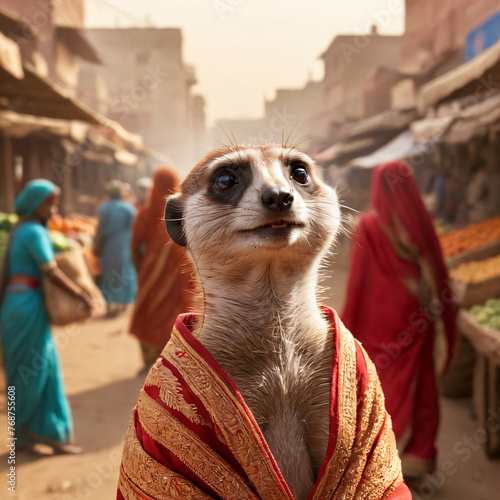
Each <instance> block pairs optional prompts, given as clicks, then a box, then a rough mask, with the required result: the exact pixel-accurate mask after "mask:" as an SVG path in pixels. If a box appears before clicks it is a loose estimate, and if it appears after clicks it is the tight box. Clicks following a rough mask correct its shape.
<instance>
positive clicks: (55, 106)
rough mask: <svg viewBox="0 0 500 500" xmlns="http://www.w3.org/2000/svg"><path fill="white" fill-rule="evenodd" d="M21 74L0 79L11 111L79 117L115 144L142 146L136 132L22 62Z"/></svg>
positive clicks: (1, 94)
mask: <svg viewBox="0 0 500 500" xmlns="http://www.w3.org/2000/svg"><path fill="white" fill-rule="evenodd" d="M24 74H25V77H24V78H23V79H22V80H18V79H15V78H13V77H10V78H4V79H1V80H0V96H2V97H7V98H8V99H9V100H10V102H11V105H10V107H11V108H13V109H12V111H15V112H17V113H19V114H23V115H24V114H27V115H36V116H39V117H44V118H53V119H59V120H68V121H82V122H86V123H89V124H92V125H97V126H98V133H97V135H101V136H104V137H106V139H108V140H110V141H111V142H113V143H115V144H116V145H118V146H119V147H123V148H127V149H128V148H133V149H141V148H142V147H143V145H144V143H143V139H142V137H141V136H140V135H138V134H134V133H132V132H129V131H127V130H126V129H125V128H123V127H122V126H121V125H120V124H119V123H117V122H115V121H113V120H110V119H108V118H106V117H104V116H102V115H100V114H99V113H97V112H96V111H94V110H92V109H91V108H89V107H88V106H87V105H86V104H84V103H83V102H81V101H79V100H78V99H76V98H75V97H73V95H72V94H71V92H69V91H67V90H65V89H63V88H61V87H59V86H56V85H55V84H53V83H52V82H51V81H50V80H48V79H47V78H44V77H42V76H40V75H38V74H37V73H36V72H35V71H34V70H33V69H31V68H30V67H28V66H26V65H25V66H24Z"/></svg>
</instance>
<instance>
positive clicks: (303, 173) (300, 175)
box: [290, 163, 309, 184]
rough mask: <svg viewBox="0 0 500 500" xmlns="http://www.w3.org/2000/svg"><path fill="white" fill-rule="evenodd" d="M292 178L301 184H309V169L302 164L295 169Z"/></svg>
mask: <svg viewBox="0 0 500 500" xmlns="http://www.w3.org/2000/svg"><path fill="white" fill-rule="evenodd" d="M290 177H291V178H292V179H293V180H294V181H295V182H298V183H299V184H307V182H308V181H309V174H308V173H307V168H306V166H305V165H303V164H301V163H299V164H298V165H295V166H294V167H293V169H292V175H291V176H290Z"/></svg>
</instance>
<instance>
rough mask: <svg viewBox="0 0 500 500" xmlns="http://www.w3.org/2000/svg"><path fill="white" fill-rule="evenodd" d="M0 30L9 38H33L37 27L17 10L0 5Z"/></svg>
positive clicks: (36, 32)
mask: <svg viewBox="0 0 500 500" xmlns="http://www.w3.org/2000/svg"><path fill="white" fill-rule="evenodd" d="M0 31H1V32H2V33H5V34H6V35H7V36H8V37H9V38H14V39H15V38H26V39H30V38H35V37H36V36H37V34H38V31H37V29H36V28H35V27H34V26H33V25H32V24H30V23H29V22H28V21H26V19H24V18H22V17H21V16H20V15H19V14H18V13H17V12H15V11H13V10H10V9H9V8H7V7H3V6H0Z"/></svg>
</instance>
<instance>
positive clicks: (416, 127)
mask: <svg viewBox="0 0 500 500" xmlns="http://www.w3.org/2000/svg"><path fill="white" fill-rule="evenodd" d="M455 121H456V117H455V116H454V115H453V116H442V117H440V118H427V119H425V120H417V121H414V122H413V123H412V124H411V126H410V128H411V131H412V133H413V140H414V141H415V142H416V143H417V144H427V143H429V142H431V141H434V142H436V141H438V140H440V138H441V137H443V136H444V135H445V134H446V132H448V130H449V129H450V127H451V125H452V124H453V123H454V122H455Z"/></svg>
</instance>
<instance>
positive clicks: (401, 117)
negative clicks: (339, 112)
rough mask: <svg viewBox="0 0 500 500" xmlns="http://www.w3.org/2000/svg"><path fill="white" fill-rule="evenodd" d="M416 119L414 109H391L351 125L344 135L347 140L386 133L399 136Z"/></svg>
mask: <svg viewBox="0 0 500 500" xmlns="http://www.w3.org/2000/svg"><path fill="white" fill-rule="evenodd" d="M414 118H415V110H413V109H409V110H399V109H390V110H388V111H384V112H383V113H379V114H378V115H375V116H370V117H369V118H365V119H364V120H360V121H359V122H357V123H354V124H352V125H349V126H348V127H346V129H345V133H344V134H343V135H344V136H345V138H347V139H354V138H358V137H367V136H373V135H376V134H384V133H386V134H387V133H394V134H397V133H398V132H399V131H401V130H404V129H406V128H408V125H409V124H410V123H411V122H412V120H413V119H414Z"/></svg>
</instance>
